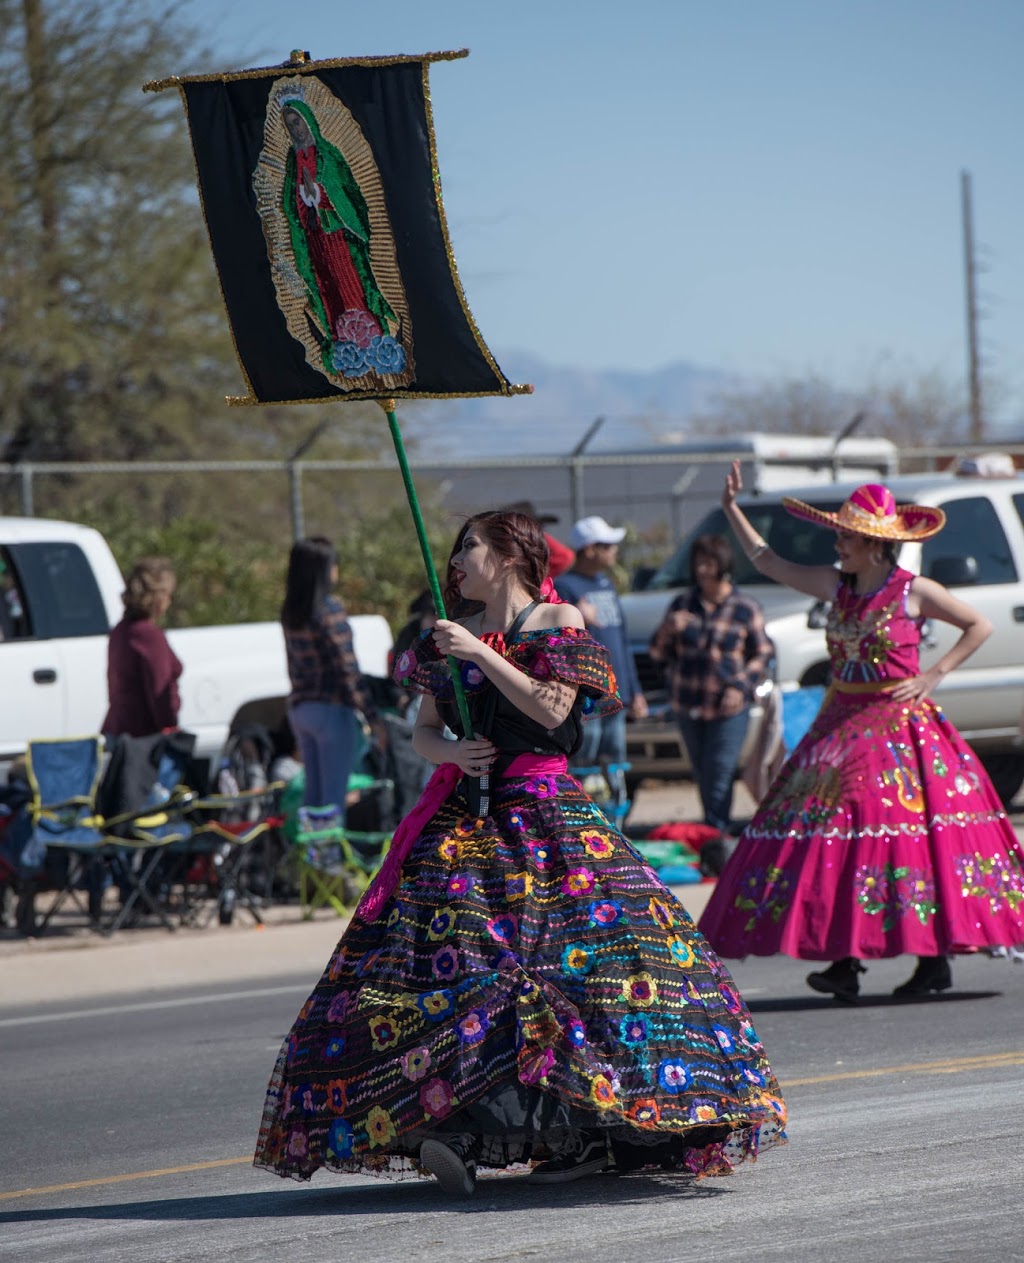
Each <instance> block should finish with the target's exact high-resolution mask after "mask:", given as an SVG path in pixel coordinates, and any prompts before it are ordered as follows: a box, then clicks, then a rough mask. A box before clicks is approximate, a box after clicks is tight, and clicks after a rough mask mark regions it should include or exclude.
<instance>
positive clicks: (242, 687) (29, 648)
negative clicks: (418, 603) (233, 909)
mask: <svg viewBox="0 0 1024 1263" xmlns="http://www.w3.org/2000/svg"><path fill="white" fill-rule="evenodd" d="M123 591H124V581H123V579H122V577H121V572H120V570H119V569H118V566H117V562H116V561H115V560H114V556H113V554H112V553H111V551H110V548H109V546H108V545H107V542H106V541H105V540H104V538H103V536H102V535H101V534H100V533H99V532H98V531H95V530H93V529H92V528H91V527H87V526H80V525H76V524H74V523H71V522H55V521H49V520H47V519H43V518H13V517H0V764H3V763H6V762H9V761H10V760H11V759H12V758H14V757H15V756H17V755H18V754H20V753H21V752H22V751H24V749H25V746H26V744H27V743H28V742H29V741H31V740H35V739H39V738H47V737H75V736H84V735H87V734H89V733H95V732H98V731H99V728H100V725H101V724H102V722H103V717H104V715H105V713H106V709H107V635H108V633H109V631H110V629H111V627H112V626H113V625H114V623H116V622H117V621H118V619H120V617H121V614H122V612H123V607H122V604H121V593H122V592H123ZM350 622H351V624H352V634H353V640H354V645H355V652H356V657H357V658H358V660H359V666H360V668H361V670H362V671H363V673H364V674H365V675H371V676H386V675H387V673H388V651H389V650H390V648H391V644H392V636H391V629H390V627H389V626H388V623H387V620H386V619H385V618H383V616H382V615H380V614H356V615H352V616H351V618H350ZM168 637H169V639H170V642H171V645H172V647H173V649H174V652H175V653H176V654H177V655H178V657H179V658H180V659H181V661H182V663H183V666H184V670H183V672H182V677H181V712H180V722H181V726H182V728H184V729H186V730H187V731H189V732H194V733H195V734H196V738H197V740H196V755H197V757H198V758H200V759H205V760H207V761H209V763H211V764H212V765H214V766H215V765H216V762H217V760H218V759H219V758H220V755H221V752H222V751H223V748H224V744H225V742H226V740H227V738H228V736H229V735H230V733H231V732H232V730H233V729H234V728H237V727H238V726H239V725H240V724H242V723H247V722H261V723H266V724H267V725H268V726H270V727H274V726H275V725H276V723H277V722H278V721H279V719H280V716H281V714H282V712H283V708H284V699H285V697H286V696H287V694H288V688H289V685H288V672H287V666H286V659H285V650H284V638H283V635H282V632H281V627H280V625H279V624H278V623H244V624H236V625H232V626H224V627H189V628H181V629H178V630H173V631H170V632H169V633H168Z"/></svg>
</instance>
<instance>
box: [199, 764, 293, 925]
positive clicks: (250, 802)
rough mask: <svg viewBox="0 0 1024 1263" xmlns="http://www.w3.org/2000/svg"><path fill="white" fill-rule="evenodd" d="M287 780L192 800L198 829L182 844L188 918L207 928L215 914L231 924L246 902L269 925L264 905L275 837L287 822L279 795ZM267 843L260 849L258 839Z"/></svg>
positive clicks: (258, 919) (251, 912)
mask: <svg viewBox="0 0 1024 1263" xmlns="http://www.w3.org/2000/svg"><path fill="white" fill-rule="evenodd" d="M283 789H284V782H283V781H273V782H269V783H266V784H264V785H262V786H260V787H259V788H257V789H252V790H239V791H238V793H233V794H208V795H205V796H203V797H197V798H196V799H195V801H194V802H193V804H192V811H193V813H194V816H193V820H194V832H193V834H192V837H191V838H190V840H189V842H188V843H187V844H185V845H184V847H183V848H182V853H183V858H184V864H183V869H182V914H181V916H182V921H183V922H185V923H187V924H189V925H192V926H195V927H197V928H202V927H204V926H206V925H209V924H210V922H211V921H212V920H213V917H214V915H216V916H217V918H218V920H219V921H220V923H221V925H230V924H231V921H232V920H233V919H234V914H235V910H236V908H243V909H244V910H245V911H246V912H248V913H249V915H250V916H251V917H252V919H253V920H254V921H255V923H256V924H257V925H263V915H262V912H261V905H262V902H263V899H264V898H265V896H266V895H267V894H268V893H269V890H270V883H271V879H272V873H271V872H270V868H271V861H270V855H271V853H272V847H271V843H272V841H273V838H274V833H275V831H276V830H277V829H279V828H280V826H281V825H282V824H283V818H282V816H281V815H280V812H279V811H278V809H277V801H278V797H279V795H280V793H281V791H282V790H283ZM257 839H263V840H264V841H265V842H266V843H267V847H266V848H265V849H264V851H263V852H262V853H260V854H258V855H257V854H256V849H255V848H254V846H253V844H254V843H255V842H256V841H257Z"/></svg>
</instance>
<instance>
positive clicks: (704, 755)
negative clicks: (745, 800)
mask: <svg viewBox="0 0 1024 1263" xmlns="http://www.w3.org/2000/svg"><path fill="white" fill-rule="evenodd" d="M676 718H677V719H678V721H679V731H680V732H681V733H682V735H683V742H684V743H685V745H686V749H687V752H688V753H689V755H690V763H691V765H692V767H693V779H694V780H695V781H696V782H697V789H698V790H699V791H700V801H701V804H702V806H703V808H704V822H705V823H706V824H709V825H711V827H712V828H713V829H717V830H718V831H719V832H720V833H729V832H731V829H730V824H731V820H732V783H733V780H734V779H735V777H736V765H737V763H738V762H739V759H740V750H741V749H742V747H743V738H744V737H745V736H746V735H747V726H748V725H749V723H750V711H749V710H741V711H740V713H739V714H738V715H728V716H726V717H725V718H723V719H691V718H690V716H689V715H677V716H676Z"/></svg>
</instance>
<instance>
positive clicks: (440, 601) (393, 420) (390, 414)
mask: <svg viewBox="0 0 1024 1263" xmlns="http://www.w3.org/2000/svg"><path fill="white" fill-rule="evenodd" d="M377 402H378V403H379V404H380V406H381V407H382V408H383V409H384V413H385V415H386V416H387V419H388V428H389V429H390V430H391V440H392V442H393V443H394V445H395V453H396V455H397V456H398V467H399V469H401V471H402V482H404V483H405V494H406V498H407V499H408V501H409V509H410V511H411V513H412V520H413V525H414V526H415V527H416V537H417V539H418V540H419V541H420V552H421V553H422V554H423V565H424V566H425V567H426V571H427V583H428V584H429V586H430V595H431V596H432V597H433V598H434V609H435V610H436V611H437V616H438V618H447V617H448V615H447V613H446V612H445V608H444V597H442V595H441V585H440V583H439V582H438V580H437V571H436V570H435V569H434V559H433V558H432V557H431V555H430V544H429V543H428V542H427V528H426V527H425V526H424V524H423V514H422V513H421V512H420V502H419V500H418V498H417V496H416V488H415V487H414V486H413V481H412V472H411V471H410V469H409V462H408V460H407V459H406V456H405V444H404V443H403V442H402V432H401V430H400V429H399V428H398V417H397V416H396V415H395V401H394V400H393V399H378V400H377ZM448 666H449V667H450V668H451V673H452V686H453V687H454V689H455V704H456V705H457V706H458V708H459V718H460V719H461V720H462V731H463V732H464V733H465V734H466V736H467V737H472V736H473V721H472V719H471V718H470V715H469V704H468V703H467V701H466V692H465V689H464V688H463V687H462V675H461V672H460V664H459V660H458V659H457V658H453V657H452V655H451V654H449V655H448Z"/></svg>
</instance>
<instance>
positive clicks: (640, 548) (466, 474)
mask: <svg viewBox="0 0 1024 1263" xmlns="http://www.w3.org/2000/svg"><path fill="white" fill-rule="evenodd" d="M760 437H769V436H760ZM808 442H809V441H808V439H807V438H804V437H797V438H794V439H790V440H785V439H783V438H781V437H780V438H778V439H776V440H774V442H773V443H770V444H769V443H762V444H760V446H758V445H756V444H751V443H750V442H744V441H741V440H738V441H736V443H735V446H729V445H727V444H726V443H724V442H722V443H709V444H698V443H695V444H692V445H681V446H679V447H665V448H663V449H656V450H652V451H647V452H628V453H611V454H583V455H574V456H538V457H498V458H494V457H492V458H481V459H459V460H447V461H444V462H433V461H420V462H417V463H416V465H415V468H414V477H415V481H416V484H417V486H418V488H419V490H420V494H421V495H422V496H429V497H430V498H431V500H432V501H433V502H434V503H437V504H439V505H441V507H442V508H443V509H444V510H446V511H450V512H451V514H452V516H453V518H457V517H459V516H461V515H463V514H465V513H470V512H474V511H477V510H479V509H482V508H493V507H497V506H501V505H503V504H508V503H511V502H513V501H517V500H524V499H526V500H529V501H531V502H532V503H533V504H534V505H535V506H536V508H537V509H538V511H540V512H543V513H551V514H555V515H557V517H558V519H559V524H560V525H559V526H556V527H553V528H552V529H553V533H554V534H555V535H559V534H563V535H564V534H567V533H568V530H569V528H570V526H571V524H572V522H573V521H575V520H577V519H578V518H580V517H584V516H586V515H588V514H594V513H597V514H600V515H601V516H602V517H605V518H607V519H608V520H609V521H612V522H615V523H621V524H624V525H627V526H629V527H630V528H631V529H630V542H631V544H632V545H633V546H634V549H635V550H636V551H637V552H638V553H643V552H645V551H650V550H654V551H658V550H660V549H662V548H667V547H669V546H671V545H672V544H673V543H674V542H675V541H676V540H678V539H679V538H680V536H681V535H682V534H684V533H685V531H686V530H687V529H688V528H689V526H691V525H692V524H693V523H694V522H696V521H697V520H699V518H701V517H702V516H703V515H704V514H705V513H706V512H707V509H708V508H709V507H710V505H711V504H713V503H716V502H717V500H718V497H719V495H720V493H721V487H722V480H723V477H724V473H725V470H726V469H727V467H728V465H729V463H730V462H731V461H732V460H733V459H737V460H739V461H741V463H742V468H743V471H744V480H745V483H746V485H747V486H748V487H749V488H750V489H752V490H754V491H758V490H760V491H772V490H779V489H785V488H787V487H796V486H805V487H806V486H808V485H811V484H821V483H827V482H830V481H840V480H858V481H871V480H873V479H879V480H882V481H884V480H886V479H887V478H889V477H891V476H893V475H894V474H896V473H908V472H928V471H933V470H936V469H941V468H945V467H946V466H948V465H950V464H952V463H954V462H955V461H957V460H958V459H959V458H962V457H963V456H964V455H965V454H966V453H967V449H965V448H958V447H950V446H947V447H919V448H910V449H897V448H896V447H895V445H893V444H891V443H886V442H884V441H883V440H877V441H875V440H863V439H862V440H857V443H858V444H859V446H856V447H850V448H847V446H846V445H841V446H840V448H839V449H838V450H830V449H829V441H828V440H816V441H814V442H816V443H817V447H813V446H811V447H809V446H808ZM997 450H998V451H1000V452H1005V453H1007V454H1008V455H1009V456H1010V457H1011V458H1012V459H1013V460H1014V461H1015V463H1016V464H1017V465H1019V466H1024V445H1001V446H1000V447H999V448H998V449H997ZM977 452H978V448H977V447H972V448H971V449H970V454H971V455H976V454H977ZM353 476H354V477H355V479H356V483H353ZM343 477H344V478H346V480H347V482H348V485H350V486H352V485H358V487H359V489H360V491H361V493H362V495H363V498H364V501H365V500H367V499H368V500H369V501H370V502H372V503H374V504H378V505H382V504H386V503H389V502H392V501H394V500H399V499H401V497H402V495H403V491H402V484H401V478H400V475H399V472H398V468H397V464H396V462H395V461H394V460H387V459H385V460H366V461H354V460H344V461H342V460H308V461H307V460H302V461H280V460H231V461H209V460H189V461H120V462H118V461H107V462H95V461H93V462H32V461H26V462H22V463H20V464H17V465H3V464H0V512H3V513H6V514H14V515H21V516H26V517H32V516H36V515H40V516H51V515H52V514H53V513H54V506H55V503H56V497H55V496H54V495H51V492H52V491H54V490H55V489H56V487H57V486H59V485H61V484H62V483H63V484H66V483H67V481H68V480H69V479H74V480H76V482H77V480H81V479H88V480H89V482H90V484H91V485H92V489H93V491H102V489H103V487H104V485H105V482H109V485H110V488H111V491H112V493H114V494H116V488H117V486H118V484H119V482H122V484H123V480H124V479H125V478H130V479H131V480H132V482H133V485H134V486H135V487H138V485H139V481H140V480H145V481H147V482H150V483H151V484H152V486H153V488H154V491H157V490H158V489H159V488H160V487H161V486H162V485H163V484H165V483H166V482H167V481H168V480H173V479H175V478H177V479H182V478H187V479H189V480H190V481H191V482H192V483H193V485H195V483H196V480H204V479H209V494H205V492H206V486H205V483H203V484H202V485H203V490H204V495H203V500H204V504H205V506H206V507H207V511H208V512H209V514H210V516H211V517H213V518H216V513H217V506H218V499H219V495H218V489H219V488H221V489H222V488H224V486H225V483H226V482H231V483H236V480H237V486H238V487H243V486H248V487H251V489H252V491H251V494H252V495H253V496H254V497H261V496H264V497H267V498H272V499H273V501H274V502H275V503H276V504H278V505H280V506H281V508H282V510H283V509H284V507H285V506H287V511H288V513H289V515H290V519H291V522H290V524H291V532H292V534H293V536H294V537H296V538H298V537H300V536H302V535H304V534H305V533H306V529H307V522H306V498H307V491H308V488H309V487H311V486H312V485H323V483H324V480H327V481H328V484H329V481H330V480H331V479H334V480H337V481H340V480H341V479H342V478H343ZM233 498H237V497H233ZM67 503H68V499H67V496H66V495H65V496H63V497H61V500H60V507H61V512H63V513H67ZM282 526H283V524H282Z"/></svg>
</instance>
